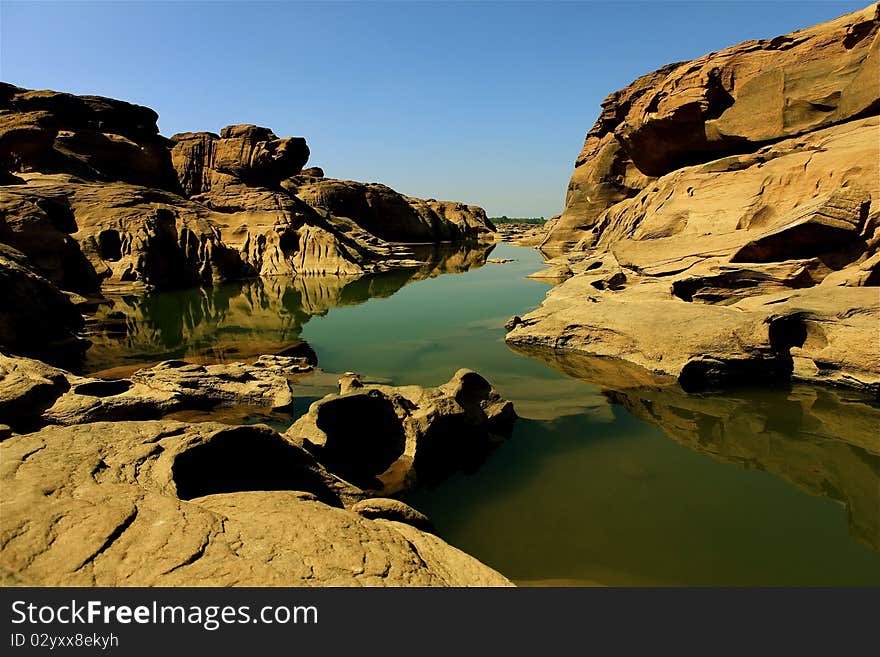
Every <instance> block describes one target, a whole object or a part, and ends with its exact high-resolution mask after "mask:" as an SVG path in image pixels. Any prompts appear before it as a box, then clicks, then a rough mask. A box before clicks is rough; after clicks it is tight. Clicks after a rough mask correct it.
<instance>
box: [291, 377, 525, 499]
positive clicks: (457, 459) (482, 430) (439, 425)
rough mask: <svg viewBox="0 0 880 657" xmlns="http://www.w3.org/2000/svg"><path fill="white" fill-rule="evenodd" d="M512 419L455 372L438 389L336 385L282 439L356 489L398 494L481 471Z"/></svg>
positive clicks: (486, 390) (476, 381)
mask: <svg viewBox="0 0 880 657" xmlns="http://www.w3.org/2000/svg"><path fill="white" fill-rule="evenodd" d="M515 419H516V413H515V412H514V409H513V404H512V403H511V402H509V401H505V400H504V399H502V398H501V396H500V395H499V394H498V393H497V392H496V391H495V390H494V389H493V388H492V386H491V385H490V384H489V382H488V381H486V379H484V378H483V377H482V376H480V375H479V374H477V373H476V372H473V371H471V370H465V369H462V370H459V371H458V372H456V374H455V376H453V377H452V379H451V380H450V381H449V382H447V383H444V384H443V385H441V386H439V387H437V388H422V387H420V386H400V387H394V386H384V385H376V384H367V383H364V382H363V381H362V380H361V379H360V377H358V376H357V375H355V374H349V375H346V376H345V377H343V378H342V379H340V381H339V393H338V394H330V395H327V396H326V397H324V398H323V399H320V400H318V401H316V402H315V403H313V404H312V405H311V406H310V407H309V411H308V413H306V414H305V415H304V416H302V417H301V418H300V419H298V420H297V421H296V422H294V423H293V425H292V426H291V427H290V429H288V431H287V433H286V434H285V435H286V436H287V438H288V439H289V440H291V441H292V442H294V443H295V444H297V445H301V446H303V448H304V449H306V450H308V451H310V452H311V453H313V454H315V455H316V456H317V458H318V459H319V460H320V461H321V463H323V464H324V465H325V466H326V467H327V468H328V469H329V470H330V471H331V472H334V473H336V474H337V475H339V476H340V477H342V478H344V479H346V480H347V481H351V482H353V483H355V484H357V485H359V486H360V487H361V488H365V489H368V490H371V491H381V492H382V493H383V494H391V493H396V492H398V491H401V490H406V489H409V488H412V487H414V486H415V485H417V484H421V483H430V482H436V481H439V480H441V479H443V478H445V477H447V476H449V475H450V474H451V473H452V472H454V471H456V470H459V469H464V470H470V469H473V468H475V467H476V466H478V465H479V464H480V463H482V461H483V460H484V459H485V457H486V456H487V455H488V453H489V452H490V451H491V450H492V449H493V448H494V447H495V446H496V445H497V444H498V443H499V442H500V441H501V440H503V439H505V438H507V437H509V436H510V434H511V431H512V429H513V422H514V420H515Z"/></svg>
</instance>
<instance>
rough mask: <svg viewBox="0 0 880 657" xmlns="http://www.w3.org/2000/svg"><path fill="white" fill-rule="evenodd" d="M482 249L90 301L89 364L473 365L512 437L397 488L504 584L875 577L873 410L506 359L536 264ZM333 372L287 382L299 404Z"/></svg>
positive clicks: (879, 539) (879, 511) (618, 368)
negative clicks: (509, 325) (471, 465)
mask: <svg viewBox="0 0 880 657" xmlns="http://www.w3.org/2000/svg"><path fill="white" fill-rule="evenodd" d="M487 255H488V254H487V252H486V249H482V250H478V251H467V250H464V251H463V250H451V249H445V250H437V251H433V252H431V253H430V254H428V255H427V256H425V257H427V259H428V262H427V264H426V265H425V266H424V267H422V268H421V269H418V270H411V271H408V272H394V273H388V274H380V275H375V276H371V277H366V278H363V279H360V280H357V281H340V279H326V280H322V279H301V280H293V281H291V280H266V281H252V282H246V283H237V284H234V285H227V286H223V287H220V288H217V289H215V290H211V291H205V290H190V291H184V292H174V293H163V294H156V295H150V296H148V297H142V298H138V297H130V298H124V299H117V300H115V301H114V303H113V304H112V305H110V306H107V307H104V308H102V309H101V310H100V311H99V313H98V320H97V321H96V322H95V323H94V325H93V327H92V328H93V339H94V340H95V346H94V348H93V349H92V350H91V352H90V354H89V355H88V360H87V362H86V370H88V371H97V370H106V368H113V367H120V366H124V367H130V366H133V365H135V364H141V363H146V362H152V361H155V360H159V359H162V358H170V357H180V356H188V357H196V358H202V359H206V360H212V359H215V360H223V359H227V358H232V359H234V358H236V357H243V356H247V355H252V354H259V353H272V352H273V350H276V351H277V350H279V349H282V348H284V346H285V345H288V344H291V343H293V342H295V341H296V340H297V339H298V338H300V337H301V338H304V339H305V340H307V341H308V342H309V343H310V344H311V346H312V347H313V348H314V350H315V351H316V352H317V355H318V359H319V364H320V366H321V368H322V369H323V371H324V372H327V373H338V372H343V371H357V372H360V373H362V374H363V375H365V377H366V378H368V379H371V380H377V381H390V382H392V383H394V384H412V383H415V384H422V385H436V384H439V383H442V382H444V381H446V380H447V379H448V378H449V377H450V376H451V375H452V374H453V373H454V372H455V370H457V369H458V368H460V367H470V368H472V369H475V370H477V371H479V372H480V373H482V374H483V375H484V376H486V378H488V379H489V380H490V381H491V382H492V383H493V385H494V386H495V387H496V388H497V389H498V390H499V391H500V392H501V393H502V395H504V396H505V397H507V398H508V399H511V400H513V402H514V403H515V405H516V408H517V411H518V413H519V415H520V416H521V419H520V420H519V421H518V422H517V425H516V427H515V430H514V434H513V436H512V438H511V439H510V440H509V441H507V442H506V443H504V444H503V445H501V446H500V447H499V448H498V449H497V450H496V451H495V452H494V453H493V454H492V455H491V456H490V457H489V459H488V460H487V461H486V462H485V463H484V464H483V466H482V467H481V468H480V469H479V470H478V471H477V472H475V473H471V474H468V475H465V474H459V475H455V476H453V477H452V478H450V479H449V480H447V481H445V482H443V483H442V484H440V485H438V486H436V487H434V488H431V489H421V490H418V491H416V492H414V493H411V494H410V495H409V496H408V497H407V498H406V500H407V501H408V502H409V503H410V504H412V505H413V506H415V507H417V508H419V509H420V510H422V511H424V512H425V513H426V514H428V515H429V516H430V517H431V518H432V519H433V520H434V522H435V525H436V526H437V529H438V533H439V534H440V535H441V536H443V537H444V538H445V539H446V540H447V541H449V542H450V543H452V544H453V545H456V546H457V547H459V548H461V549H463V550H465V551H466V552H468V553H470V554H472V555H474V556H475V557H477V558H478V559H480V560H481V561H483V562H484V563H486V564H488V565H490V566H492V567H494V568H496V569H498V570H500V571H501V572H502V573H504V574H505V575H507V576H508V577H510V578H511V579H513V580H514V581H516V582H518V583H522V584H529V583H539V584H540V583H545V584H563V585H565V584H574V585H589V584H622V585H626V584H675V585H678V584H695V585H704V584H727V585H761V584H763V585H771V584H780V585H787V584H798V585H800V584H804V585H821V584H880V439H878V438H877V437H876V433H877V430H878V427H880V409H878V408H877V407H876V406H875V405H873V404H872V403H870V401H869V400H866V399H863V398H860V397H859V396H858V395H856V394H854V393H849V392H842V391H835V390H830V389H823V388H816V387H810V386H794V387H791V388H787V389H784V390H740V391H733V392H728V393H725V394H723V395H721V394H716V395H686V394H684V393H683V392H681V391H680V390H678V389H677V388H676V387H673V388H668V387H662V386H656V385H652V384H650V383H646V382H645V380H644V377H640V375H639V374H638V373H637V372H633V371H632V370H631V368H626V367H625V366H623V365H622V364H617V363H614V362H613V361H607V360H604V361H599V360H596V359H585V358H577V357H574V356H558V355H554V354H547V353H532V354H528V355H523V354H519V353H516V352H514V351H512V350H511V349H509V348H508V347H507V346H506V345H505V343H504V340H503V338H504V328H503V325H504V322H505V321H506V320H507V319H508V318H509V317H510V316H511V315H514V314H522V313H524V312H526V311H528V310H529V309H530V308H532V307H534V306H536V305H537V304H538V303H540V301H541V299H542V298H543V297H544V294H545V293H546V290H547V286H546V285H544V284H542V283H539V282H537V281H533V280H529V279H527V278H525V276H526V275H527V274H529V273H531V272H533V271H535V270H537V269H539V268H540V258H539V256H538V254H537V253H536V252H535V251H533V250H530V249H525V248H520V247H513V246H508V245H499V246H498V247H496V248H495V250H494V251H492V252H491V257H493V258H495V257H502V258H513V259H514V262H510V263H505V264H491V263H489V264H485V265H483V262H484V261H485V258H486V256H487ZM480 265H482V266H480ZM441 274H442V275H441ZM334 380H335V376H334V375H332V374H330V375H326V374H324V375H322V374H319V375H316V376H314V377H311V378H310V379H306V380H305V381H303V383H302V385H301V386H300V388H299V391H300V395H301V399H300V400H298V403H297V407H296V412H297V413H299V412H302V411H303V410H304V409H305V408H306V407H307V405H308V403H309V402H310V401H311V400H313V399H315V398H317V397H318V396H320V395H322V394H325V393H326V392H329V391H330V390H332V389H333V387H334ZM275 421H276V422H278V423H283V422H285V421H287V422H289V421H290V418H287V419H286V420H285V419H284V418H280V419H279V418H275Z"/></svg>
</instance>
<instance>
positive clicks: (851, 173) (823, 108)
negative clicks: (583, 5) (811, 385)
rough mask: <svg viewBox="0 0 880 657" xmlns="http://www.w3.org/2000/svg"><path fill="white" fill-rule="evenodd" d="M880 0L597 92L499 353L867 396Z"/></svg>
mask: <svg viewBox="0 0 880 657" xmlns="http://www.w3.org/2000/svg"><path fill="white" fill-rule="evenodd" d="M878 28H880V6H878V5H876V4H875V5H872V6H870V7H868V8H866V9H864V10H862V11H860V12H856V13H853V14H849V15H847V16H843V17H841V18H839V19H837V20H834V21H831V22H829V23H825V24H822V25H819V26H816V27H813V28H809V29H806V30H801V31H798V32H794V33H792V34H789V35H785V36H781V37H777V38H775V39H770V40H761V41H750V42H746V43H743V44H740V45H738V46H734V47H732V48H728V49H726V50H722V51H719V52H717V53H711V54H709V55H706V56H704V57H702V58H700V59H697V60H694V61H692V62H685V63H681V64H672V65H669V66H666V67H664V68H662V69H660V70H658V71H655V72H654V73H651V74H648V75H646V76H643V77H641V78H639V79H638V80H636V81H635V82H634V83H633V84H631V85H630V86H629V87H627V88H626V89H623V90H622V91H619V92H617V93H615V94H612V95H611V96H609V97H608V98H607V99H606V100H605V102H604V103H603V108H602V113H601V115H600V117H599V119H598V121H597V122H596V124H595V126H594V127H593V129H592V130H591V131H590V133H589V134H588V135H587V139H586V142H585V144H584V149H583V151H582V153H581V155H580V156H579V158H578V160H577V163H576V169H575V172H574V174H573V176H572V180H571V183H570V184H569V189H568V195H567V199H566V209H565V212H564V213H563V214H562V216H561V217H559V218H558V219H556V220H554V221H553V222H550V223H549V225H548V232H547V234H546V237H545V239H544V241H543V244H542V246H541V248H542V250H544V251H545V253H547V254H548V255H551V256H555V257H554V258H553V260H552V261H551V264H552V266H553V269H552V270H551V272H550V273H552V274H553V275H554V277H559V278H566V279H568V280H565V282H563V283H562V284H560V285H558V286H557V287H556V288H554V289H553V290H552V291H551V292H550V293H549V295H548V298H547V300H546V301H545V303H544V304H543V305H542V307H541V308H539V309H538V310H536V311H534V312H533V313H530V314H528V315H526V316H524V317H523V318H517V319H516V321H514V322H512V323H511V324H510V328H511V329H512V330H511V332H510V333H509V334H508V338H507V339H508V341H509V342H511V343H515V344H520V345H526V344H535V345H543V346H549V347H552V348H555V349H560V350H570V351H577V352H583V353H588V354H595V355H602V356H613V357H619V358H624V359H626V360H629V361H631V362H633V363H636V364H638V365H640V366H642V367H645V368H647V369H648V370H652V371H655V372H659V373H663V374H670V375H674V376H677V377H679V379H680V381H681V383H682V384H683V385H684V386H685V387H687V388H688V389H699V388H705V387H711V386H715V385H722V384H728V383H732V382H737V381H743V382H752V381H756V380H767V379H769V380H787V379H789V378H791V377H794V378H797V379H803V380H808V381H817V382H826V383H833V384H840V385H845V386H854V387H858V388H863V389H866V390H870V391H873V392H874V393H875V394H880V349H878V347H877V344H878V337H880V336H878V327H880V290H878V287H877V286H878V284H880V251H878V246H880V118H878V116H877V115H878V114H880V73H878V63H880V62H878V57H880V37H878Z"/></svg>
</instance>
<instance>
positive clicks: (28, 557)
mask: <svg viewBox="0 0 880 657" xmlns="http://www.w3.org/2000/svg"><path fill="white" fill-rule="evenodd" d="M0 453H2V456H0V464H2V467H0V482H2V486H3V499H2V503H0V504H2V517H3V528H4V537H3V552H2V559H0V581H2V582H3V584H4V585H31V586H61V585H68V586H96V585H97V586H159V585H163V586H181V585H186V586H192V585H195V584H198V585H202V586H404V585H406V586H468V585H473V586H508V585H510V582H508V580H507V579H505V578H504V577H503V576H501V575H500V574H498V573H497V572H495V571H493V570H492V569H490V568H488V567H487V566H484V565H483V564H481V563H480V562H478V561H477V560H476V559H473V558H472V557H469V556H467V555H466V554H464V553H463V552H460V551H459V550H457V549H455V548H453V547H452V546H450V545H448V544H446V543H445V542H443V541H442V540H441V539H439V538H437V537H436V536H434V535H432V534H428V533H425V532H423V531H421V530H419V529H417V528H415V527H413V526H412V524H411V523H412V522H413V520H412V519H410V518H408V517H407V514H405V513H401V512H400V509H396V511H397V513H396V514H391V516H390V517H392V518H393V519H391V520H388V519H385V518H386V517H389V513H388V510H387V509H384V512H383V509H382V508H381V505H377V504H376V503H371V504H369V505H367V507H366V508H363V505H361V507H357V508H354V507H355V505H356V504H357V502H358V501H360V500H361V499H363V498H364V497H366V496H365V495H364V494H363V492H362V491H360V490H359V489H357V488H355V487H354V486H351V485H350V484H348V483H346V482H344V481H342V480H340V479H338V478H337V477H334V476H333V475H331V474H330V473H329V472H327V471H326V470H325V469H324V468H323V467H322V466H321V465H320V464H319V463H318V462H317V461H316V460H315V459H314V458H313V457H312V456H311V455H309V454H308V453H307V452H306V451H304V450H302V449H300V448H299V447H297V446H295V445H293V444H291V443H290V442H288V441H286V440H284V438H283V437H282V436H280V435H279V434H278V433H276V432H275V431H273V430H272V429H270V428H269V427H266V426H250V427H228V426H225V425H221V424H210V423H203V424H183V423H180V422H169V421H154V422H95V423H90V424H84V425H77V426H70V427H58V426H54V427H46V428H44V429H42V430H40V431H38V432H35V433H30V434H26V435H14V436H12V437H10V438H8V439H6V440H5V441H4V442H2V443H0ZM50 493H51V494H50ZM400 506H405V505H402V504H400ZM377 509H378V512H377ZM392 510H395V509H392ZM372 518H375V519H372ZM408 523H410V524H408ZM328 546H332V549H328Z"/></svg>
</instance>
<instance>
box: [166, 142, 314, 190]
mask: <svg viewBox="0 0 880 657" xmlns="http://www.w3.org/2000/svg"><path fill="white" fill-rule="evenodd" d="M171 141H172V142H173V143H174V148H173V149H172V151H171V159H172V161H173V163H174V168H175V170H176V171H177V175H178V179H179V181H180V184H181V187H182V188H183V190H184V192H185V193H186V194H187V195H188V196H192V195H194V194H202V193H205V192H208V191H210V190H211V188H212V187H213V186H214V185H215V184H222V183H223V182H224V181H226V180H228V177H229V176H231V177H232V178H234V179H235V180H237V181H239V182H243V183H245V184H247V185H252V186H259V187H267V188H273V187H277V186H278V184H279V183H280V182H281V181H282V180H284V179H285V178H289V177H290V176H295V175H296V174H298V173H299V172H300V171H301V170H302V168H303V166H304V165H305V163H306V162H307V161H308V159H309V147H308V146H307V145H306V140H305V139H303V138H302V137H289V138H286V139H279V138H278V137H277V136H276V135H275V133H273V132H272V131H271V130H269V129H268V128H262V127H259V126H255V125H231V126H227V127H225V128H223V130H222V131H221V132H220V136H217V135H215V134H213V133H210V132H196V133H192V132H186V133H181V134H177V135H174V136H173V137H171Z"/></svg>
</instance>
